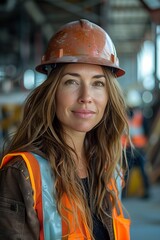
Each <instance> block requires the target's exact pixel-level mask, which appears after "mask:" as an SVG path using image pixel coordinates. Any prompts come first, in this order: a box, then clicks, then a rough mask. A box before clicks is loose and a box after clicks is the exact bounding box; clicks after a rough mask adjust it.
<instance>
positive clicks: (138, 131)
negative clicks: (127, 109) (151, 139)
mask: <svg viewBox="0 0 160 240" xmlns="http://www.w3.org/2000/svg"><path fill="white" fill-rule="evenodd" d="M128 124H129V134H130V137H131V141H132V143H133V145H134V146H135V147H137V148H143V147H145V145H146V144H147V138H146V136H145V133H144V129H143V114H142V112H141V111H139V110H136V111H135V112H134V115H133V117H132V118H129V119H128ZM121 140H122V144H123V145H124V146H125V145H126V146H129V141H128V139H127V138H126V136H125V135H123V136H122V139H121Z"/></svg>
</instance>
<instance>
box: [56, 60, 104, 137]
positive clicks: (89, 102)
mask: <svg viewBox="0 0 160 240" xmlns="http://www.w3.org/2000/svg"><path fill="white" fill-rule="evenodd" d="M107 102H108V94H107V87H106V78H105V77H104V73H103V70H102V67H101V66H98V65H92V64H81V63H80V64H79V63H78V64H68V65H66V67H65V69H64V71H63V74H62V78H61V80H60V83H59V86H58V89H57V93H56V106H57V107H56V115H57V118H58V119H59V121H60V122H61V124H62V126H63V128H64V129H65V130H66V132H71V131H72V132H73V131H78V132H84V133H86V132H88V131H90V130H91V129H92V128H93V127H94V126H96V125H97V124H98V123H99V122H100V120H101V119H102V117H103V114H104V111H105V108H106V105H107Z"/></svg>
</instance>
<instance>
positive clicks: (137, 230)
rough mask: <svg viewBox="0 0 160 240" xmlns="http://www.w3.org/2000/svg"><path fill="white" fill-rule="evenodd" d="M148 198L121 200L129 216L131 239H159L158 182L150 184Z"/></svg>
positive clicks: (159, 195) (159, 207)
mask: <svg viewBox="0 0 160 240" xmlns="http://www.w3.org/2000/svg"><path fill="white" fill-rule="evenodd" d="M150 193H151V196H150V198H148V199H138V198H135V197H134V198H133V197H132V198H125V199H123V200H122V202H123V204H124V206H125V208H126V209H127V210H128V212H129V214H130V217H131V240H160V184H156V185H152V186H151V190H150Z"/></svg>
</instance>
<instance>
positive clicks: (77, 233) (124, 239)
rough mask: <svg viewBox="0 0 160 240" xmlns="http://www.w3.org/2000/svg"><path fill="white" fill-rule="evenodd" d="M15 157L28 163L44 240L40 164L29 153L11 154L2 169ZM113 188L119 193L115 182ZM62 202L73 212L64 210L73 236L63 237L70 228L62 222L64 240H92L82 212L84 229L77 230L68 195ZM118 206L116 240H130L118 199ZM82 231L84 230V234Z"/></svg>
mask: <svg viewBox="0 0 160 240" xmlns="http://www.w3.org/2000/svg"><path fill="white" fill-rule="evenodd" d="M15 156H21V157H22V158H23V160H24V161H25V163H26V166H27V169H28V172H29V175H30V180H31V185H32V188H33V199H34V209H35V211H36V212H37V215H38V219H39V223H40V240H44V239H45V236H44V223H43V203H42V179H41V171H40V166H39V162H38V161H37V159H36V158H35V156H34V154H32V153H29V152H19V153H11V154H7V155H6V156H4V158H3V159H2V163H1V166H0V168H2V166H4V165H5V164H7V162H9V161H10V160H11V159H12V158H13V157H15ZM45 161H46V160H45ZM111 187H112V189H113V190H114V191H115V192H116V193H117V190H116V187H115V183H114V180H113V181H112V183H111ZM117 198H118V197H117ZM62 201H63V204H64V205H65V206H66V207H67V209H71V211H65V210H63V214H64V216H65V218H66V219H68V221H69V223H70V226H71V228H70V232H71V234H69V235H68V236H67V237H63V236H66V234H68V227H67V225H66V224H65V222H64V221H63V220H62V239H63V240H64V239H65V240H66V239H68V240H75V239H77V240H78V239H79V240H80V239H81V240H85V239H88V240H91V236H90V233H89V230H88V228H87V226H86V225H85V224H84V222H83V220H82V218H81V214H80V212H78V218H79V220H80V221H79V222H80V223H82V226H81V227H82V228H79V227H78V226H77V227H76V229H75V225H74V224H73V215H72V205H71V203H70V201H69V199H68V197H67V195H66V194H64V195H63V197H62ZM117 206H118V208H117V207H114V209H113V213H112V217H113V229H114V236H115V240H130V219H126V218H124V214H123V210H122V204H121V201H120V200H119V199H117ZM117 209H118V210H117ZM73 225H74V226H73ZM81 229H83V233H82V231H81ZM53 239H54V238H52V240H53ZM46 240H48V239H46Z"/></svg>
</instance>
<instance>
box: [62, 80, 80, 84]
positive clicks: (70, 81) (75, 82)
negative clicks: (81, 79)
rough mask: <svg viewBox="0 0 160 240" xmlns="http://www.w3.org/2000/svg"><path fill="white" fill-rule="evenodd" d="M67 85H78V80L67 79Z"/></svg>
mask: <svg viewBox="0 0 160 240" xmlns="http://www.w3.org/2000/svg"><path fill="white" fill-rule="evenodd" d="M64 84H65V85H72V84H73V85H78V82H77V81H76V80H73V79H68V80H66V81H65V83H64Z"/></svg>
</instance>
